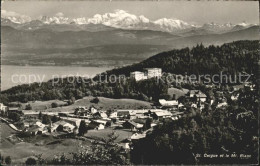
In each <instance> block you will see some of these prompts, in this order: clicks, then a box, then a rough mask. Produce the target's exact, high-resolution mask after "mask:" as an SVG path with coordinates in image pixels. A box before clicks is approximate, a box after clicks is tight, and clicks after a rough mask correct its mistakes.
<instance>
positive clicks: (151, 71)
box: [144, 68, 162, 78]
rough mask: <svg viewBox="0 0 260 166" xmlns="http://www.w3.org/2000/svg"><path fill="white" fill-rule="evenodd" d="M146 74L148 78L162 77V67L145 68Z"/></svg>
mask: <svg viewBox="0 0 260 166" xmlns="http://www.w3.org/2000/svg"><path fill="white" fill-rule="evenodd" d="M144 70H145V75H147V78H153V77H161V76H162V69H161V68H145V69H144Z"/></svg>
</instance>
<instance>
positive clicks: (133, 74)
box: [130, 71, 147, 81]
mask: <svg viewBox="0 0 260 166" xmlns="http://www.w3.org/2000/svg"><path fill="white" fill-rule="evenodd" d="M130 78H133V79H135V80H136V81H140V80H145V79H147V76H145V74H144V72H140V71H134V72H131V73H130Z"/></svg>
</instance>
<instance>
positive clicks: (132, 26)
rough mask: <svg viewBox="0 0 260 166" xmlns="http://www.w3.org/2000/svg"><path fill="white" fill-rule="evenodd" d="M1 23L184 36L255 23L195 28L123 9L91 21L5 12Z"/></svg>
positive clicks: (88, 19) (229, 29) (98, 16)
mask: <svg viewBox="0 0 260 166" xmlns="http://www.w3.org/2000/svg"><path fill="white" fill-rule="evenodd" d="M1 24H2V25H3V26H11V27H13V28H16V29H20V30H36V29H41V28H46V29H51V30H55V31H68V30H69V31H82V30H84V31H102V30H104V29H105V30H107V29H108V28H117V29H126V30H153V31H162V32H169V33H173V34H181V33H184V32H188V31H194V30H195V31H201V30H205V31H209V32H210V33H211V34H213V33H225V32H229V31H234V30H236V29H237V30H241V29H245V28H248V27H251V26H254V24H248V23H241V24H231V23H226V24H217V23H206V24H204V25H196V24H191V23H187V22H185V21H182V20H179V19H172V18H160V19H157V20H155V21H151V20H149V19H148V18H146V17H145V16H143V15H140V16H136V15H134V14H130V13H128V12H126V11H124V10H115V11H114V12H113V13H105V14H96V15H94V16H93V17H92V18H86V17H79V18H68V17H65V16H64V14H63V13H57V14H56V15H55V16H41V17H40V18H38V19H34V20H33V19H31V18H30V17H28V16H25V15H20V14H18V13H13V14H12V16H10V14H9V15H8V12H7V11H5V10H2V15H1ZM238 27H239V28H238ZM190 34H192V33H190ZM186 35H187V34H186Z"/></svg>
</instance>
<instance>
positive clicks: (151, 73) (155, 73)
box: [130, 68, 162, 81]
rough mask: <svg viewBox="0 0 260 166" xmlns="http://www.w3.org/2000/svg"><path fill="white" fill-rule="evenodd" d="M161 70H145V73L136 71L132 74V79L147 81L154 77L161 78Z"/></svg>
mask: <svg viewBox="0 0 260 166" xmlns="http://www.w3.org/2000/svg"><path fill="white" fill-rule="evenodd" d="M161 76H162V69H161V68H145V69H144V72H140V71H134V72H131V73H130V77H131V78H134V79H135V80H136V81H140V80H145V79H149V78H153V77H161Z"/></svg>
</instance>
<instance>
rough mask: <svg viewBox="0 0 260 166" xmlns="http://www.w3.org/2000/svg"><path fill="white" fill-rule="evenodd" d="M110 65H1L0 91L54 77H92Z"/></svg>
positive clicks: (109, 68)
mask: <svg viewBox="0 0 260 166" xmlns="http://www.w3.org/2000/svg"><path fill="white" fill-rule="evenodd" d="M111 69H113V68H112V67H79V66H16V65H1V91H5V90H8V89H10V88H12V87H15V86H17V85H23V84H31V83H35V82H38V83H41V82H47V81H49V80H51V79H54V78H64V77H71V76H76V77H77V76H81V77H87V78H93V77H95V76H96V75H97V74H101V73H103V72H105V71H107V70H111Z"/></svg>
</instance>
